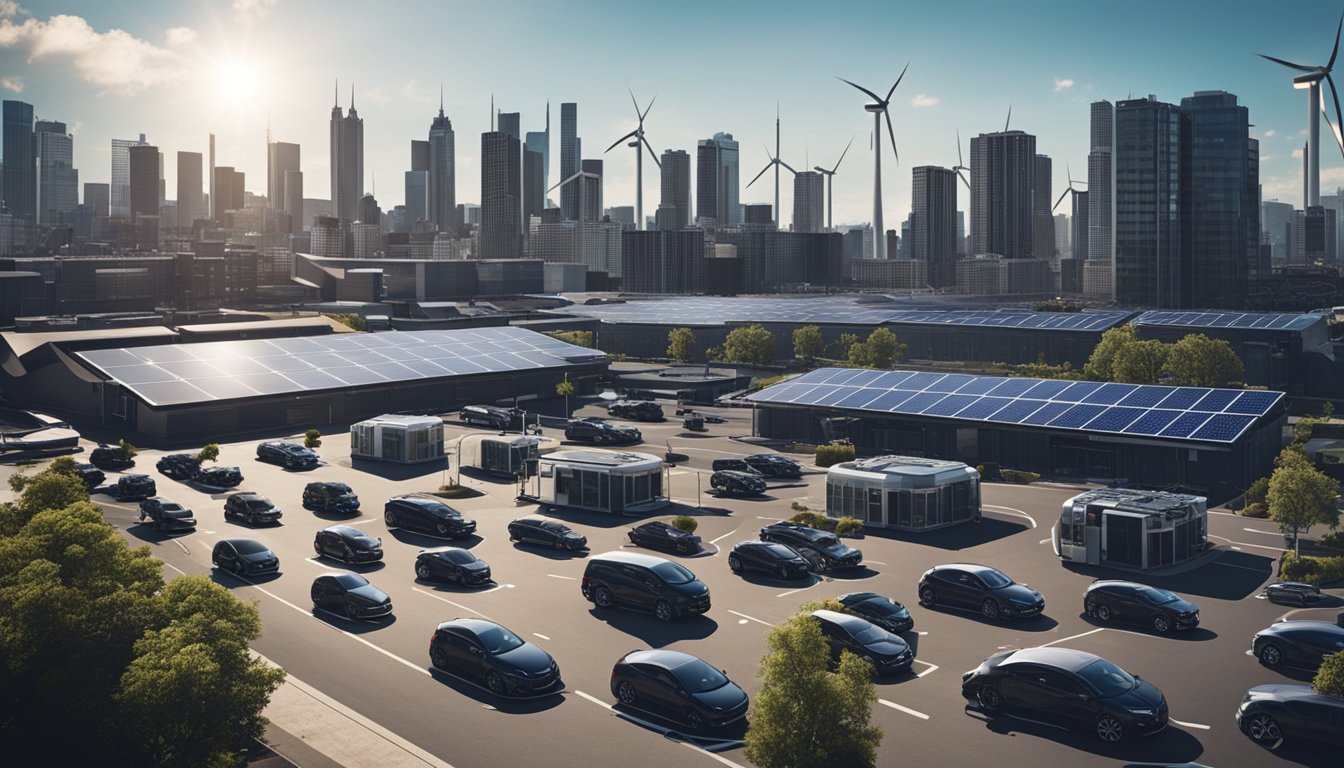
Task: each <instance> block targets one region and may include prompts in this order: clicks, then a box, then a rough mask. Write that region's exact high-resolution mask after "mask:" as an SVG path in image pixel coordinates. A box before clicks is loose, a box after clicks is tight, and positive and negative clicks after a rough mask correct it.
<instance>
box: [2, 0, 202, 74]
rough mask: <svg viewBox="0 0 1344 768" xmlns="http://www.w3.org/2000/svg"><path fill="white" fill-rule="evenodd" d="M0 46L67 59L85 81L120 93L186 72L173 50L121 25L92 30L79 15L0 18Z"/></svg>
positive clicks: (31, 55) (33, 55) (41, 56)
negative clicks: (19, 21) (18, 20)
mask: <svg viewBox="0 0 1344 768" xmlns="http://www.w3.org/2000/svg"><path fill="white" fill-rule="evenodd" d="M2 11H3V9H0V12H2ZM178 34H179V36H180V34H181V33H180V32H179V33H178ZM0 48H19V49H22V50H26V51H27V53H28V61H29V62H34V61H40V60H42V59H66V60H69V61H70V63H71V64H73V65H74V68H75V71H76V72H77V73H78V74H79V77H80V78H81V79H83V80H84V81H85V82H89V83H93V84H94V85H99V86H103V87H105V88H108V89H110V90H113V91H119V92H121V93H123V94H131V93H135V92H137V91H141V90H144V89H145V88H149V87H151V86H155V85H161V84H163V83H169V82H173V81H175V80H177V79H179V78H180V77H182V75H183V73H184V70H185V67H184V66H183V60H182V58H181V57H180V56H179V55H178V54H177V53H175V52H173V51H170V50H168V49H166V48H160V47H158V46H156V45H154V44H153V43H150V42H148V41H145V40H141V39H140V38H137V37H135V36H133V35H131V34H130V33H128V32H125V31H123V30H120V29H112V30H108V31H107V32H97V31H95V30H94V29H93V28H92V27H90V26H89V23H88V22H87V21H85V20H84V19H82V18H80V17H78V16H66V15H59V16H52V17H51V18H49V19H47V20H46V21H39V20H37V19H33V18H28V19H24V21H23V23H22V24H15V23H14V22H13V20H12V19H11V18H3V19H0Z"/></svg>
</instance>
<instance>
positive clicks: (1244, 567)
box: [1213, 560, 1269, 575]
mask: <svg viewBox="0 0 1344 768" xmlns="http://www.w3.org/2000/svg"><path fill="white" fill-rule="evenodd" d="M1213 564H1214V565H1221V566H1223V567H1224V568H1240V569H1241V570H1243V571H1254V572H1255V573H1263V574H1266V575H1268V574H1269V571H1268V569H1266V570H1261V569H1259V568H1249V567H1247V566H1244V565H1233V564H1232V563H1224V562H1222V561H1221V560H1214V561H1213Z"/></svg>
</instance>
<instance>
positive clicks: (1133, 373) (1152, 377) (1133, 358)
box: [1111, 339, 1170, 384]
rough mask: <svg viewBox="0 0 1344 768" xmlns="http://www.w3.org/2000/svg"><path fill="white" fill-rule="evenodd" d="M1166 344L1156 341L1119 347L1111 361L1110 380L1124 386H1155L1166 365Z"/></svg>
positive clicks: (1139, 342)
mask: <svg viewBox="0 0 1344 768" xmlns="http://www.w3.org/2000/svg"><path fill="white" fill-rule="evenodd" d="M1169 350H1170V347H1168V346H1167V345H1166V344H1163V343H1162V342H1160V341H1158V340H1157V339H1147V340H1145V341H1135V342H1131V343H1128V344H1125V345H1124V346H1122V347H1120V348H1119V349H1117V350H1116V352H1115V357H1113V358H1112V359H1111V380H1112V381H1119V382H1124V383H1126V384H1156V383H1157V382H1158V381H1160V380H1161V379H1162V367H1163V366H1164V365H1166V364H1167V353H1168V351H1169Z"/></svg>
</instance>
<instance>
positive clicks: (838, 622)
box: [812, 610, 915, 675]
mask: <svg viewBox="0 0 1344 768" xmlns="http://www.w3.org/2000/svg"><path fill="white" fill-rule="evenodd" d="M812 619H813V620H814V621H816V622H817V623H818V624H820V625H821V634H822V636H823V637H825V638H826V644H827V645H829V646H830V647H831V657H832V658H834V659H839V658H840V653H841V652H842V651H849V652H850V653H852V654H854V655H855V656H858V657H859V658H861V659H863V660H864V661H866V662H868V663H869V664H871V665H872V666H873V674H875V675H888V674H891V673H893V672H901V671H904V670H908V669H910V665H912V664H914V663H915V652H914V651H913V650H912V649H911V648H910V644H909V643H907V642H905V640H904V639H902V638H901V636H900V635H897V634H895V633H893V632H889V631H887V630H885V629H883V628H882V627H879V626H877V625H876V624H874V623H872V622H871V621H868V620H867V619H861V618H859V617H858V616H851V615H849V614H847V613H837V612H835V611H826V610H822V611H813V612H812Z"/></svg>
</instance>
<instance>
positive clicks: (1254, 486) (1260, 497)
mask: <svg viewBox="0 0 1344 768" xmlns="http://www.w3.org/2000/svg"><path fill="white" fill-rule="evenodd" d="M1268 501H1269V478H1268V477H1262V478H1260V479H1259V480H1256V481H1255V482H1254V483H1251V487H1250V488H1247V489H1246V504H1247V506H1249V505H1251V504H1265V503H1267V502H1268Z"/></svg>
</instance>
